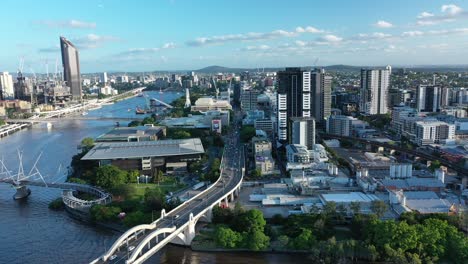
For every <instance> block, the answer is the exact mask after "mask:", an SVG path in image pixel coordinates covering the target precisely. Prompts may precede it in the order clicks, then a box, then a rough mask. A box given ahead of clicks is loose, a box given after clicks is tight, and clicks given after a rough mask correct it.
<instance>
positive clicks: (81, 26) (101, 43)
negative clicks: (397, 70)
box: [0, 0, 468, 73]
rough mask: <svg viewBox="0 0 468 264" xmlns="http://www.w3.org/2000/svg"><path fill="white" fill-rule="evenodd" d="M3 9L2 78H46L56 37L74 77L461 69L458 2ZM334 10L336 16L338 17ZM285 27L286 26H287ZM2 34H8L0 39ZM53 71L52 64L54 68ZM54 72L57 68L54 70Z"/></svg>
mask: <svg viewBox="0 0 468 264" xmlns="http://www.w3.org/2000/svg"><path fill="white" fill-rule="evenodd" d="M45 2H47V4H46V3H44V1H23V2H22V4H23V5H24V6H27V7H28V8H25V9H22V10H21V15H18V12H16V11H17V10H18V4H17V2H16V1H11V0H7V1H4V2H2V9H3V10H11V12H4V15H2V16H1V17H0V22H1V23H2V25H3V27H4V32H5V34H4V37H3V38H2V39H4V40H6V41H2V42H1V43H0V61H1V62H2V70H4V71H10V72H15V71H16V68H17V67H18V66H17V65H18V61H19V60H20V58H24V60H25V71H26V72H28V71H30V70H31V69H30V68H32V69H33V70H34V71H36V72H45V64H46V63H47V64H48V65H49V69H50V71H51V72H52V71H53V69H54V67H55V62H56V60H57V58H60V46H59V43H58V41H57V39H58V37H59V36H64V37H66V38H67V39H69V40H70V41H71V42H72V43H74V44H75V45H76V46H77V48H78V49H79V51H80V62H81V69H82V72H84V73H86V72H99V71H153V70H185V69H199V68H203V67H205V66H209V65H223V66H227V67H250V68H262V67H286V66H302V65H304V66H305V65H312V64H313V63H314V62H315V61H317V59H318V65H332V64H348V65H366V66H373V65H387V64H392V65H424V64H425V65H429V64H430V65H440V64H466V61H463V60H462V59H461V58H466V57H468V26H467V25H468V3H467V2H463V1H447V2H445V1H440V2H439V1H437V2H436V1H434V2H424V3H423V2H419V1H410V2H408V1H403V0H396V1H392V2H381V1H378V2H375V1H358V2H354V1H353V2H348V1H333V0H332V1H326V2H314V1H288V2H271V1H262V0H260V1H243V0H241V1H182V0H167V1H157V2H156V1H152V2H148V1H119V2H117V1H110V0H108V1H106V0H98V1H90V0H89V1H80V2H70V1H45ZM337 6H340V8H337ZM286 18H287V19H286ZM6 29H8V30H6ZM59 61H60V60H59ZM59 66H60V63H59Z"/></svg>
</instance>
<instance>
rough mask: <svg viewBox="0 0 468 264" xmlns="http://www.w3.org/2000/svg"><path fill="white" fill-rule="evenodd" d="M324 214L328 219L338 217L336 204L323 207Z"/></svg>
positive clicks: (330, 203)
mask: <svg viewBox="0 0 468 264" xmlns="http://www.w3.org/2000/svg"><path fill="white" fill-rule="evenodd" d="M323 213H324V215H325V217H327V218H333V217H334V216H335V215H336V203H335V202H333V201H332V202H327V203H326V204H325V206H324V207H323Z"/></svg>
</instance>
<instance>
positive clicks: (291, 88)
mask: <svg viewBox="0 0 468 264" xmlns="http://www.w3.org/2000/svg"><path fill="white" fill-rule="evenodd" d="M277 85H278V93H277V104H278V108H277V121H278V123H277V124H278V130H277V134H278V140H279V141H280V142H282V143H286V142H287V141H288V134H289V132H288V131H289V130H290V124H289V119H290V118H291V117H310V72H308V71H303V70H301V69H300V68H286V70H285V71H279V72H278V74H277Z"/></svg>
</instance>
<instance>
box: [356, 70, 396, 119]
mask: <svg viewBox="0 0 468 264" xmlns="http://www.w3.org/2000/svg"><path fill="white" fill-rule="evenodd" d="M390 69H391V68H389V66H387V69H385V70H367V69H361V100H360V104H359V107H360V111H361V112H362V113H366V114H368V115H377V114H386V113H388V107H387V97H388V86H389V83H390Z"/></svg>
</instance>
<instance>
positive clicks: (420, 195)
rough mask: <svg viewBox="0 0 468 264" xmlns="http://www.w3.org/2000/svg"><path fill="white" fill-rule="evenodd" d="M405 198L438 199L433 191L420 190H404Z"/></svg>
mask: <svg viewBox="0 0 468 264" xmlns="http://www.w3.org/2000/svg"><path fill="white" fill-rule="evenodd" d="M404 195H405V197H406V200H421V199H439V196H437V194H436V193H435V192H431V191H420V192H412V191H410V192H404Z"/></svg>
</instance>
